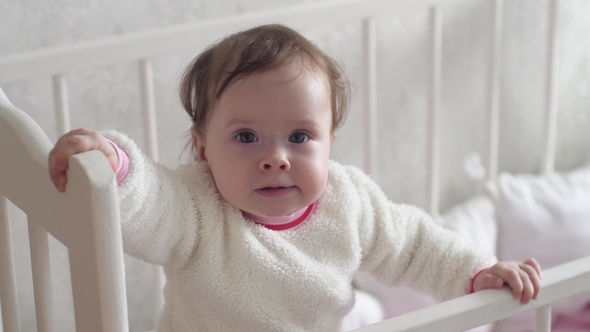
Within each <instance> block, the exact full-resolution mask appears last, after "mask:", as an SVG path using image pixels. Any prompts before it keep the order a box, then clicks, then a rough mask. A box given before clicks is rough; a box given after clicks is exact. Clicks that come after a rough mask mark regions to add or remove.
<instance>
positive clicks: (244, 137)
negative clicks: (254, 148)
mask: <svg viewBox="0 0 590 332" xmlns="http://www.w3.org/2000/svg"><path fill="white" fill-rule="evenodd" d="M236 138H237V139H238V141H240V142H242V143H253V142H256V141H258V138H257V137H256V135H254V134H253V133H252V132H249V131H243V132H241V133H239V134H237V135H236Z"/></svg>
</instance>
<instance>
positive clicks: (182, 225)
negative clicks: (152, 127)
mask: <svg viewBox="0 0 590 332" xmlns="http://www.w3.org/2000/svg"><path fill="white" fill-rule="evenodd" d="M101 134H103V135H104V136H105V137H106V138H107V139H109V140H111V141H112V142H114V143H115V144H116V145H117V146H118V147H119V148H120V149H121V150H123V151H124V152H125V153H126V154H127V156H128V159H129V169H128V172H127V176H126V177H125V178H124V179H122V181H121V183H120V184H119V186H118V192H119V202H120V213H121V228H122V235H123V248H124V250H125V252H126V253H127V254H130V255H132V256H134V257H137V258H139V259H142V260H144V261H147V262H149V263H152V264H158V265H164V266H168V265H172V266H176V267H179V266H181V265H182V264H183V263H184V262H185V261H186V259H187V258H188V256H189V255H190V253H191V252H192V251H193V250H194V248H195V246H196V245H197V240H198V239H197V235H198V234H197V221H196V218H195V216H197V212H196V208H195V203H194V202H193V200H192V199H191V196H190V194H189V191H188V189H187V188H186V184H185V183H183V181H182V179H180V178H179V177H178V176H177V175H176V174H175V173H174V172H173V171H171V170H170V169H168V168H167V167H165V166H164V165H161V164H158V163H155V162H154V161H152V160H151V159H149V158H147V157H146V156H145V155H143V154H142V153H141V151H140V149H139V148H138V147H137V145H136V144H135V143H134V142H133V141H132V140H131V139H130V138H128V137H127V136H126V135H124V134H121V133H118V132H116V131H104V132H101Z"/></svg>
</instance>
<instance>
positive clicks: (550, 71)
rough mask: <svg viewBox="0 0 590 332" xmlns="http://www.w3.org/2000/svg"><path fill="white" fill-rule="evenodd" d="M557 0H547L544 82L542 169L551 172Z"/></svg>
mask: <svg viewBox="0 0 590 332" xmlns="http://www.w3.org/2000/svg"><path fill="white" fill-rule="evenodd" d="M557 1H558V0H550V1H549V29H548V34H547V82H546V94H547V95H546V119H545V121H546V123H545V138H546V141H545V158H544V164H543V171H544V172H545V173H551V172H553V170H554V168H555V141H556V139H557V104H558V89H559V87H558V80H557V76H558V59H557V48H558V45H557V44H558V40H557V32H558V20H557V18H558V2H557Z"/></svg>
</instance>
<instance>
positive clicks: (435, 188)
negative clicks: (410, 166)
mask: <svg viewBox="0 0 590 332" xmlns="http://www.w3.org/2000/svg"><path fill="white" fill-rule="evenodd" d="M430 29H431V38H432V39H431V69H430V70H431V72H430V75H431V76H430V91H429V94H428V120H427V125H428V135H429V139H428V144H429V145H428V151H427V152H428V158H429V162H428V165H429V166H430V169H429V180H430V193H429V195H430V196H429V200H430V211H429V212H430V214H431V215H433V216H436V215H438V212H439V201H440V197H439V194H440V193H439V187H440V151H439V150H440V139H439V124H438V121H439V120H438V118H439V112H440V80H441V63H442V9H441V8H440V7H438V6H433V7H431V9H430Z"/></svg>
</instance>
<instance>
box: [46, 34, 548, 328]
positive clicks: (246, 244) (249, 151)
mask: <svg viewBox="0 0 590 332" xmlns="http://www.w3.org/2000/svg"><path fill="white" fill-rule="evenodd" d="M180 93H181V99H182V103H183V105H184V108H185V109H186V111H187V112H188V114H189V115H190V117H191V119H192V128H191V134H192V143H193V145H192V147H193V152H194V155H195V159H196V161H195V162H193V163H189V164H185V165H181V166H180V167H178V168H176V169H174V170H171V169H168V168H166V167H165V166H162V165H160V164H157V163H155V162H153V161H152V160H150V159H148V158H147V157H146V156H145V155H144V154H142V152H141V151H140V150H139V148H138V147H137V146H136V145H135V143H134V142H133V141H131V140H130V139H129V138H128V137H127V136H125V135H123V134H121V133H118V132H115V131H105V132H101V133H98V132H95V131H91V130H87V129H78V130H74V131H72V132H70V133H68V134H66V135H64V136H62V137H61V138H60V139H59V140H58V142H57V143H56V145H55V147H54V149H53V150H52V151H51V153H50V156H49V166H50V176H51V179H52V181H53V183H54V184H55V186H56V187H57V189H58V190H59V191H60V192H63V191H65V190H66V170H67V168H68V157H69V156H70V155H72V154H75V153H81V152H84V151H88V150H100V151H102V152H103V153H104V154H105V155H106V157H107V158H108V160H109V161H110V163H111V165H112V166H113V169H114V170H115V171H116V172H117V182H118V185H119V196H120V210H121V222H122V231H123V239H124V248H125V251H126V252H127V253H129V254H131V255H133V256H136V257H138V258H141V259H143V260H145V261H147V262H150V263H154V264H159V265H162V266H163V268H164V271H165V273H166V277H167V284H166V286H165V289H164V296H165V305H164V309H163V312H162V315H161V317H160V320H159V322H158V331H178V332H186V331H339V330H341V328H342V327H341V326H342V325H341V324H342V321H343V319H344V317H345V316H346V315H347V313H348V312H349V311H350V310H351V308H352V307H353V304H354V301H355V300H354V295H353V294H354V293H353V290H352V287H351V280H352V278H353V275H354V273H355V272H356V271H359V270H364V271H369V272H371V273H372V274H373V275H374V276H375V277H376V278H377V279H378V280H380V281H381V282H383V283H385V284H387V285H406V286H410V287H413V288H415V289H418V290H421V291H423V292H426V293H428V294H431V295H433V296H434V297H436V298H437V299H439V300H447V299H451V298H454V297H458V296H461V295H465V294H468V293H471V292H474V291H479V290H482V289H486V288H501V287H502V286H503V285H507V286H509V287H510V288H511V290H512V294H513V296H514V298H515V299H518V300H520V302H522V303H527V302H528V301H529V300H530V299H534V298H536V297H537V296H538V294H539V291H540V288H541V286H540V285H541V281H540V279H541V268H540V267H539V264H538V263H537V262H536V261H535V260H534V259H529V260H526V261H525V262H523V263H519V262H499V263H496V262H495V259H494V258H493V257H488V256H486V255H484V254H482V253H480V252H479V251H477V250H476V249H474V248H472V247H470V246H469V245H468V244H467V243H466V242H465V241H463V240H462V239H461V238H460V237H459V236H458V235H456V234H455V233H453V232H450V231H447V230H445V229H443V228H442V227H440V226H438V225H437V224H436V223H435V222H433V220H432V218H431V217H430V216H429V215H427V214H426V213H424V212H422V211H421V210H419V209H418V208H416V207H412V206H408V205H399V204H395V203H393V202H391V201H390V200H388V198H387V197H386V196H385V195H384V193H383V192H382V190H381V189H380V188H379V187H378V186H377V185H376V184H375V183H374V182H373V181H372V180H371V179H370V178H369V177H368V176H367V175H365V174H363V173H362V172H361V171H360V170H358V169H357V168H354V167H351V166H343V165H341V164H339V163H337V162H334V161H331V160H329V155H330V146H331V143H332V140H333V138H334V132H335V131H336V129H338V128H339V127H340V126H341V125H342V124H343V122H344V120H345V118H346V113H347V105H348V100H349V85H348V81H347V79H346V77H345V75H344V74H343V72H342V71H341V69H340V67H339V66H338V65H337V64H336V63H335V62H334V61H333V60H332V59H331V58H330V57H328V56H326V55H325V54H324V53H322V52H321V51H320V50H319V49H318V48H317V47H316V46H314V45H313V44H312V43H311V42H310V41H308V40H307V39H305V38H304V37H302V36H301V35H300V34H298V33H297V32H295V31H293V30H291V29H289V28H287V27H284V26H281V25H265V26H260V27H256V28H253V29H250V30H247V31H243V32H239V33H237V34H234V35H231V36H228V37H226V38H225V39H223V40H221V41H219V42H217V43H215V44H213V45H212V46H210V47H209V48H208V49H207V50H205V51H204V52H203V53H201V54H200V55H199V56H198V57H197V58H196V59H195V60H194V62H193V63H192V64H190V66H189V67H188V69H187V70H186V72H185V74H184V76H183V79H182V85H181V88H180Z"/></svg>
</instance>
